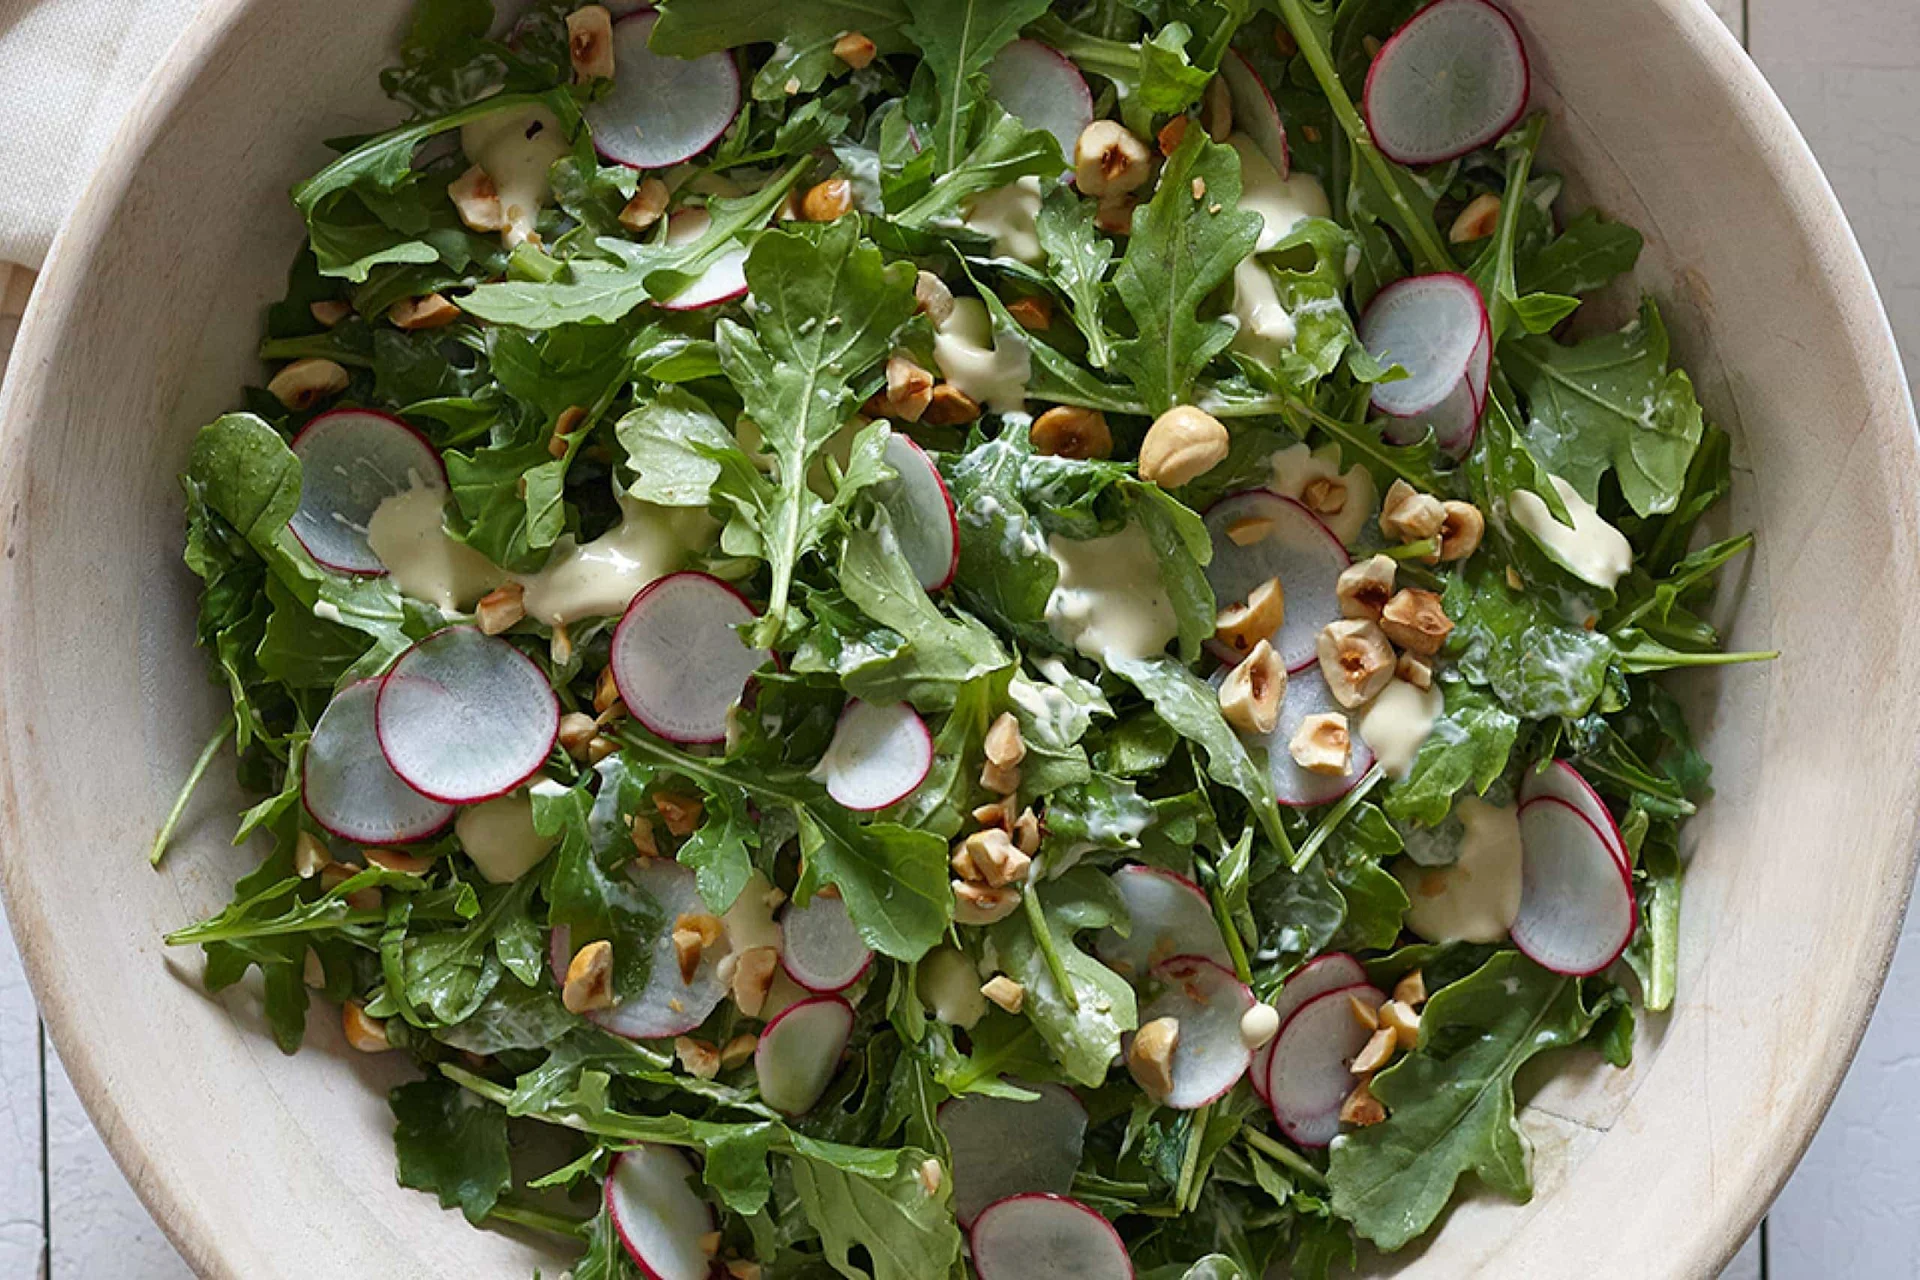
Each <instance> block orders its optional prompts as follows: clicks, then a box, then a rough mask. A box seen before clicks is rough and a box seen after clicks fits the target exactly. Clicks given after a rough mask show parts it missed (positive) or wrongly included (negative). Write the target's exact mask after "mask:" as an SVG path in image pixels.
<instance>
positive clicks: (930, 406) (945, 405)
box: [920, 382, 980, 427]
mask: <svg viewBox="0 0 1920 1280" xmlns="http://www.w3.org/2000/svg"><path fill="white" fill-rule="evenodd" d="M979 417H980V402H979V401H978V400H975V399H974V398H973V397H972V396H970V395H968V394H967V393H966V392H964V391H962V390H961V389H960V388H958V387H956V386H954V385H953V384H952V383H951V382H943V383H941V384H940V385H938V386H936V387H935V388H934V389H933V399H932V400H930V401H929V402H928V403H927V410H926V412H925V413H923V414H921V415H920V420H921V421H922V422H924V423H926V424H927V425H928V426H930V427H960V426H965V425H966V424H967V423H969V422H974V421H977V420H978V419H979Z"/></svg>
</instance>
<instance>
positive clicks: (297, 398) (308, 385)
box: [267, 358, 352, 413]
mask: <svg viewBox="0 0 1920 1280" xmlns="http://www.w3.org/2000/svg"><path fill="white" fill-rule="evenodd" d="M350 381H352V379H351V378H349V377H348V376H347V371H346V370H345V369H343V368H341V367H340V366H339V365H337V364H335V363H334V362H333V361H331V360H321V359H317V358H316V359H311V360H295V361H294V362H293V363H292V364H290V365H288V366H287V367H286V368H284V369H282V370H281V371H280V372H278V373H276V374H274V375H273V379H272V381H270V382H268V383H267V391H268V392H269V393H271V394H272V396H273V398H274V399H275V400H278V401H279V402H280V403H281V404H283V405H285V406H287V408H289V409H292V410H293V411H294V412H296V413H301V412H305V411H306V410H308V409H311V408H313V407H314V406H315V405H317V404H319V403H320V402H321V401H322V400H325V399H327V398H329V397H331V396H337V395H339V394H340V393H341V392H342V391H345V390H346V389H347V384H348V383H349V382H350Z"/></svg>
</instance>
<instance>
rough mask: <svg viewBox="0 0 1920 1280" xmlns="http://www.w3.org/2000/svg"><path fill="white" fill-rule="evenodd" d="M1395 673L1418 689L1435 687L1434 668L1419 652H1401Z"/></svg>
mask: <svg viewBox="0 0 1920 1280" xmlns="http://www.w3.org/2000/svg"><path fill="white" fill-rule="evenodd" d="M1393 674H1394V675H1395V676H1396V677H1397V678H1399V679H1401V680H1405V681H1406V682H1407V683H1408V684H1410V685H1412V686H1413V687H1414V688H1416V689H1431V688H1433V668H1432V667H1430V666H1428V665H1427V663H1426V661H1425V659H1423V658H1421V657H1420V655H1419V654H1417V653H1403V654H1401V655H1400V662H1399V665H1397V666H1395V667H1394V669H1393Z"/></svg>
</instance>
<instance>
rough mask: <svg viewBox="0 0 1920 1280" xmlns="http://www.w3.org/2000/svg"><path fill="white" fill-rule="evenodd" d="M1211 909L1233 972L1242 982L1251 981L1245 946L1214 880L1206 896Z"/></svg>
mask: <svg viewBox="0 0 1920 1280" xmlns="http://www.w3.org/2000/svg"><path fill="white" fill-rule="evenodd" d="M1207 898H1208V901H1209V903H1210V904H1211V905H1212V907H1213V922H1214V923H1215V924H1217V925H1219V926H1220V936H1221V937H1222V938H1225V939H1226V941H1227V955H1228V956H1229V957H1231V958H1232V960H1233V972H1234V974H1235V976H1237V977H1238V978H1239V979H1240V981H1242V982H1252V981H1253V966H1252V964H1250V963H1249V962H1248V960H1247V944H1246V943H1245V942H1244V941H1242V940H1241V937H1240V930H1239V928H1238V927H1237V926H1235V924H1234V923H1233V917H1232V916H1231V914H1229V912H1228V911H1227V902H1226V895H1224V894H1222V893H1221V892H1220V886H1219V881H1218V879H1217V878H1216V879H1215V881H1214V884H1213V892H1212V893H1210V894H1208V895H1207Z"/></svg>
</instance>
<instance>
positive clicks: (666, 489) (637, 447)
mask: <svg viewBox="0 0 1920 1280" xmlns="http://www.w3.org/2000/svg"><path fill="white" fill-rule="evenodd" d="M613 431H614V436H615V438H616V439H618V440H619V441H620V447H621V448H623V449H625V450H626V451H627V466H628V468H629V469H631V470H632V472H633V482H632V483H631V484H629V485H628V486H627V492H628V493H630V494H632V495H633V496H634V497H636V498H639V499H640V500H641V501H643V502H657V503H659V504H660V505H661V506H666V507H704V506H706V505H707V503H708V502H709V501H710V500H711V498H712V494H713V486H714V482H715V481H717V480H719V478H720V464H719V463H718V462H716V461H714V460H713V456H712V455H713V454H722V455H724V454H725V453H726V451H728V450H730V449H735V448H738V446H737V445H736V444H735V442H734V438H733V433H732V432H731V431H729V430H727V428H726V427H725V426H723V425H721V422H720V419H719V418H717V417H715V416H714V413H713V410H712V409H710V408H708V407H707V404H706V402H705V401H704V400H702V399H700V397H698V396H696V395H694V394H693V392H691V391H688V390H687V389H686V388H684V387H660V388H659V389H657V390H656V391H654V393H653V394H652V395H651V396H650V397H648V398H647V399H646V400H644V401H643V402H642V403H641V404H640V405H639V406H637V407H636V408H635V409H634V410H633V411H632V412H630V413H628V414H627V415H626V416H624V417H623V418H621V419H620V421H618V422H616V423H615V424H614V426H613Z"/></svg>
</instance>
